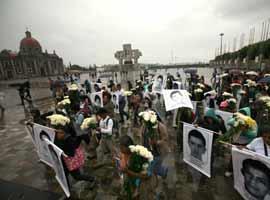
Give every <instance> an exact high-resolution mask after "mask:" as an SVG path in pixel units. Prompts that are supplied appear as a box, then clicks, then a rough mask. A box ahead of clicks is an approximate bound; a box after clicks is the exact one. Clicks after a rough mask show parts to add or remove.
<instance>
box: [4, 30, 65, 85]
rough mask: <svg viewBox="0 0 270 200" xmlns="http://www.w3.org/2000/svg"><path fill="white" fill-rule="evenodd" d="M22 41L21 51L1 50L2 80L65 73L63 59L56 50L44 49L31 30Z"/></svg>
mask: <svg viewBox="0 0 270 200" xmlns="http://www.w3.org/2000/svg"><path fill="white" fill-rule="evenodd" d="M25 34H26V36H25V38H23V39H22V40H21V42H20V50H19V52H18V53H17V52H12V51H11V50H6V49H5V50H2V51H1V52H0V80H12V79H23V78H30V77H44V76H54V75H61V74H63V73H64V65H63V59H62V58H60V57H59V56H58V55H57V54H56V53H55V51H53V53H48V52H47V50H46V51H45V52H43V51H42V47H41V45H40V43H39V42H38V41H37V40H36V39H35V38H33V37H32V35H31V32H30V31H26V32H25Z"/></svg>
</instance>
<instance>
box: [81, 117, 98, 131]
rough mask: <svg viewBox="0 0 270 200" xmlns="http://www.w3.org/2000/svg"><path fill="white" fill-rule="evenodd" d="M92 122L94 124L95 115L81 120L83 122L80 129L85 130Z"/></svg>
mask: <svg viewBox="0 0 270 200" xmlns="http://www.w3.org/2000/svg"><path fill="white" fill-rule="evenodd" d="M92 124H96V118H95V117H88V118H86V119H84V120H83V123H82V125H81V129H82V130H86V129H88V128H89V126H90V125H92Z"/></svg>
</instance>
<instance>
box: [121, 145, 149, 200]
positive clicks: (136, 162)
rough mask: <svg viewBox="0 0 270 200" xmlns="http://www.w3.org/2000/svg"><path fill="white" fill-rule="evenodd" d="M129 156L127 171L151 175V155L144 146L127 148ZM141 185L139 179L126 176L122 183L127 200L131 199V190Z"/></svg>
mask: <svg viewBox="0 0 270 200" xmlns="http://www.w3.org/2000/svg"><path fill="white" fill-rule="evenodd" d="M129 149H130V151H131V155H130V158H129V163H128V166H127V168H128V170H129V171H131V172H133V173H136V174H142V175H145V176H150V175H151V171H150V169H151V162H152V161H153V155H152V153H151V152H150V151H148V150H147V148H145V147H144V146H141V145H131V146H129ZM140 184H141V179H140V178H139V177H134V176H128V177H127V179H126V180H125V183H124V189H125V191H126V193H127V197H128V199H132V188H138V187H139V186H140Z"/></svg>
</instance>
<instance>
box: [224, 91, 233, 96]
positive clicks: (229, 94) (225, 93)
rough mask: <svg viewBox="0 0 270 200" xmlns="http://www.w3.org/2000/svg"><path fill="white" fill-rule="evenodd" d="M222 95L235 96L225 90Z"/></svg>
mask: <svg viewBox="0 0 270 200" xmlns="http://www.w3.org/2000/svg"><path fill="white" fill-rule="evenodd" d="M222 96H227V97H233V95H232V94H231V93H228V92H223V94H222Z"/></svg>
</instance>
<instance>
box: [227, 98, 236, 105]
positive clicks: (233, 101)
mask: <svg viewBox="0 0 270 200" xmlns="http://www.w3.org/2000/svg"><path fill="white" fill-rule="evenodd" d="M227 101H228V102H229V103H235V104H236V99H235V98H230V99H228V100H227Z"/></svg>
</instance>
